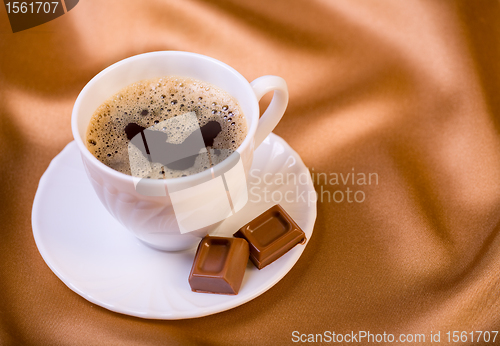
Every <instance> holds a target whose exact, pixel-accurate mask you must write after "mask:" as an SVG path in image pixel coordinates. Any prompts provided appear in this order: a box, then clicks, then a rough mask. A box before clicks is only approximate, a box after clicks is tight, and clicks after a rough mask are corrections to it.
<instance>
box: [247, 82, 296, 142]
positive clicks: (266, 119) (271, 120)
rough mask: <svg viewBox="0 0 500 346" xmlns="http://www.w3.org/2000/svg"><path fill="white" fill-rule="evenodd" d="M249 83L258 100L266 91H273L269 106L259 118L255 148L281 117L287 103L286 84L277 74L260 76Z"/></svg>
mask: <svg viewBox="0 0 500 346" xmlns="http://www.w3.org/2000/svg"><path fill="white" fill-rule="evenodd" d="M250 85H251V86H252V88H253V91H254V93H255V96H257V101H260V99H261V98H262V96H264V95H265V94H267V93H268V92H270V91H274V95H273V99H272V100H271V103H270V104H269V107H267V109H266V111H265V112H264V114H262V117H260V119H259V125H258V126H257V132H256V133H255V146H254V147H255V148H257V147H258V146H259V145H260V144H261V143H262V142H263V141H264V139H266V137H267V136H268V135H269V134H270V133H271V131H272V130H274V128H275V127H276V125H278V122H279V121H280V120H281V118H282V117H283V114H284V113H285V109H286V106H287V105H288V86H287V85H286V82H285V80H284V79H283V78H281V77H278V76H262V77H259V78H257V79H255V80H254V81H253V82H252V83H250Z"/></svg>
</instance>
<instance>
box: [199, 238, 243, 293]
mask: <svg viewBox="0 0 500 346" xmlns="http://www.w3.org/2000/svg"><path fill="white" fill-rule="evenodd" d="M248 256H249V248H248V243H247V241H246V240H245V239H238V238H225V237H212V236H208V235H207V236H206V237H205V238H203V239H202V240H201V242H200V244H199V245H198V250H197V251H196V256H195V258H194V262H193V267H192V268H191V273H190V274H189V285H190V286H191V290H192V291H193V292H204V293H217V294H238V291H239V290H240V286H241V282H242V281H243V275H244V274H245V269H246V266H247V262H248Z"/></svg>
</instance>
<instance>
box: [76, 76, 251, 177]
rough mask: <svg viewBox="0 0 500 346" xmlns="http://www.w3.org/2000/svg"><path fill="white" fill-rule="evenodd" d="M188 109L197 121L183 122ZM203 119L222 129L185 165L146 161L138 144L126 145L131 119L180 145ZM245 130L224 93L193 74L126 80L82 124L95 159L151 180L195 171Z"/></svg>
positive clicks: (220, 156) (223, 153)
mask: <svg viewBox="0 0 500 346" xmlns="http://www.w3.org/2000/svg"><path fill="white" fill-rule="evenodd" d="M189 113H190V114H194V115H196V118H197V119H198V124H196V123H193V122H192V121H191V122H187V121H185V119H186V117H183V116H181V115H184V114H189ZM209 121H217V122H218V123H219V124H220V125H221V129H222V131H221V132H220V133H219V134H218V136H217V137H216V138H215V140H214V144H213V147H211V148H208V150H206V149H205V148H203V149H202V150H200V154H199V155H198V156H197V158H196V160H195V163H194V165H193V166H192V167H191V168H189V169H186V170H171V169H168V168H167V167H164V166H162V165H161V164H159V163H150V162H149V161H148V160H147V158H145V157H144V156H143V154H142V153H141V152H140V150H139V149H137V148H135V146H134V145H133V144H131V143H130V144H129V142H130V141H129V139H128V138H127V136H126V134H125V127H126V126H127V125H128V124H129V123H136V124H138V125H140V126H142V127H144V128H148V129H152V130H157V131H161V132H164V133H166V134H167V135H168V139H167V142H168V143H174V144H180V143H182V142H183V141H184V140H185V139H186V138H187V137H188V136H189V135H190V134H191V133H192V132H193V131H194V130H195V129H196V128H197V127H202V126H204V125H206V124H207V123H208V122H209ZM165 124H168V125H165ZM246 134H247V127H246V120H245V118H244V116H243V113H242V111H241V108H240V106H239V105H238V103H237V101H236V100H235V99H234V98H233V97H232V96H230V95H229V94H228V93H226V92H225V91H222V90H220V89H218V88H217V87H215V86H213V85H212V84H209V83H207V82H203V81H199V80H196V79H191V78H182V77H163V78H156V79H149V80H143V81H139V82H136V83H134V84H131V85H129V86H127V87H125V88H124V89H122V90H120V92H118V93H117V94H115V95H113V96H112V97H110V98H109V99H108V100H107V101H106V102H104V103H103V104H102V105H101V106H99V107H98V108H97V110H96V111H95V112H94V114H93V116H92V118H91V121H90V123H89V126H88V129H87V135H86V145H87V148H88V149H89V151H90V152H91V153H92V154H93V155H94V156H95V157H96V158H97V159H98V160H100V161H101V162H102V163H104V164H105V165H107V166H109V167H111V168H113V169H115V170H117V171H119V172H122V173H125V174H128V175H134V176H139V177H150V178H157V179H160V178H175V177H179V176H185V175H190V174H194V173H198V172H201V171H203V170H205V169H207V168H209V167H210V166H212V165H214V164H217V163H219V162H221V161H222V160H224V159H225V158H226V157H227V156H229V155H230V154H231V153H232V152H234V151H235V150H236V149H237V148H238V147H239V146H240V145H241V143H242V142H243V140H244V139H245V137H246ZM129 149H130V150H129ZM131 167H132V168H133V169H132V171H131Z"/></svg>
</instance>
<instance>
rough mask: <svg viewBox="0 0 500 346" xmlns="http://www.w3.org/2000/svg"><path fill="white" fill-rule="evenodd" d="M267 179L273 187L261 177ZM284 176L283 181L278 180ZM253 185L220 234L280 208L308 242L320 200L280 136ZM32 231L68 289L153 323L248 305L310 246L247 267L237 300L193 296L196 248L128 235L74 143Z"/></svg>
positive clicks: (42, 187) (48, 185)
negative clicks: (162, 245)
mask: <svg viewBox="0 0 500 346" xmlns="http://www.w3.org/2000/svg"><path fill="white" fill-rule="evenodd" d="M268 173H270V174H268ZM265 174H266V182H267V183H269V182H271V181H272V185H267V184H266V183H265V182H264V179H262V178H263V177H264V175H265ZM287 175H288V178H289V181H288V183H287V181H286V177H287ZM280 176H283V178H284V179H283V180H282V181H280V180H279V179H278V180H276V178H279V177H280ZM293 176H295V177H296V178H297V179H296V180H297V181H296V184H295V182H294V181H293ZM306 177H309V179H306ZM299 178H300V179H301V180H300V181H299ZM259 180H260V183H259ZM249 184H250V185H249V187H250V190H249V193H250V194H249V202H248V203H247V205H246V206H245V207H244V208H243V209H242V210H241V211H239V212H238V213H237V214H236V215H234V216H232V217H230V218H229V219H227V220H225V221H224V222H223V223H222V224H221V226H220V227H219V228H218V229H217V230H216V232H215V233H214V234H215V235H223V236H231V235H232V234H233V233H234V232H236V231H237V230H238V228H240V227H241V226H243V225H244V224H245V223H247V222H248V221H250V220H251V219H253V218H254V217H256V216H257V215H259V214H260V213H261V212H263V211H265V210H266V209H268V208H269V207H271V206H272V205H274V204H277V203H279V204H281V205H282V206H283V208H284V209H285V210H286V211H287V212H288V213H289V214H290V216H291V217H292V218H293V219H295V221H296V222H297V224H298V225H299V226H300V227H301V228H302V229H303V230H304V232H305V234H306V237H307V239H308V240H309V239H310V238H311V235H312V232H313V226H314V222H315V220H316V201H315V198H311V199H314V200H310V199H309V198H308V196H313V195H314V187H313V184H312V182H311V179H310V176H309V172H308V170H307V168H306V166H305V165H304V163H303V162H302V160H301V159H300V157H299V155H298V154H297V153H296V152H295V151H293V149H292V148H290V146H289V145H288V144H287V143H286V142H285V141H284V140H283V139H282V138H280V137H278V136H276V135H274V134H271V135H270V136H269V137H268V138H266V140H265V141H264V142H263V143H262V145H261V146H260V147H259V148H258V149H257V151H256V152H255V157H254V163H253V166H252V171H251V175H250V179H249ZM277 184H278V185H277ZM266 187H267V191H268V192H267V193H266V192H265V191H264V188H266ZM275 191H278V192H275ZM288 191H291V192H288ZM286 192H288V194H286ZM265 194H266V195H267V198H268V200H267V202H266V201H264V198H265ZM259 197H260V198H261V201H260V202H259V201H258V199H259ZM314 197H315V195H314ZM273 199H274V201H273ZM32 225H33V234H34V237H35V242H36V245H37V246H38V250H39V251H40V254H41V255H42V257H43V259H44V260H45V262H46V263H47V265H48V266H49V267H50V269H51V270H52V271H53V272H54V273H55V274H56V275H57V276H58V277H59V278H60V279H61V280H62V281H63V282H64V283H65V284H66V285H67V286H68V287H69V288H70V289H72V290H73V291H75V292H76V293H78V294H79V295H81V296H82V297H84V298H85V299H87V300H89V301H91V302H92V303H94V304H97V305H100V306H102V307H104V308H106V309H109V310H112V311H115V312H119V313H123V314H126V315H132V316H137V317H142V318H154V319H183V318H193V317H201V316H206V315H210V314H214V313H217V312H221V311H224V310H228V309H231V308H234V307H236V306H239V305H241V304H243V303H246V302H248V301H250V300H251V299H254V298H255V297H257V296H259V295H261V294H262V293H264V292H265V291H267V290H268V289H270V288H271V287H272V286H274V285H275V284H276V283H277V282H278V281H279V280H281V278H283V277H284V276H285V275H286V273H288V271H289V270H290V269H292V267H293V266H294V264H295V263H296V262H297V260H298V259H299V257H300V255H301V254H302V252H303V251H304V248H305V246H306V245H307V243H306V244H305V245H297V246H295V247H294V248H293V249H292V250H290V251H289V252H288V253H286V254H285V255H284V256H283V257H281V258H279V259H278V260H277V261H275V262H274V263H272V264H270V265H269V266H267V267H265V268H264V269H262V270H258V269H257V268H255V267H254V266H253V264H252V263H251V262H250V261H249V263H248V265H247V269H246V272H245V276H244V279H243V283H242V285H241V289H240V292H239V293H238V294H237V295H235V296H227V295H218V294H207V293H195V292H192V291H191V288H190V286H189V283H188V276H189V272H190V270H191V266H192V263H193V259H194V254H195V250H196V248H193V249H191V250H186V251H182V252H174V253H168V252H161V251H157V250H153V249H151V248H149V247H147V246H146V245H144V244H143V243H141V242H140V241H139V240H138V239H137V238H135V237H134V236H133V235H132V234H131V233H129V232H128V231H127V230H125V229H124V228H123V226H121V225H120V224H119V223H118V222H117V221H115V219H113V217H112V216H111V215H110V214H109V213H108V212H107V211H106V209H104V207H103V206H102V205H101V202H100V201H99V199H98V198H97V195H96V194H95V192H94V190H93V189H92V186H91V185H90V182H89V180H88V178H87V175H86V174H85V171H84V168H83V164H82V161H81V158H80V154H79V152H78V149H77V147H76V144H75V143H74V142H71V143H69V144H68V145H67V146H66V148H64V150H63V151H62V152H61V153H60V154H59V155H57V156H56V157H55V158H54V159H53V160H52V162H51V163H50V165H49V167H48V169H47V171H46V172H45V173H44V174H43V176H42V178H41V179H40V183H39V186H38V190H37V192H36V196H35V200H34V203H33V210H32ZM97 239H99V241H97Z"/></svg>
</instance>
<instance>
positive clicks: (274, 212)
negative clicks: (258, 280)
mask: <svg viewBox="0 0 500 346" xmlns="http://www.w3.org/2000/svg"><path fill="white" fill-rule="evenodd" d="M234 236H235V237H238V238H243V239H246V240H247V241H248V243H249V245H250V260H251V261H252V262H253V264H255V266H256V267H257V268H259V269H262V268H264V267H265V266H267V265H268V264H270V263H272V262H274V261H275V260H277V259H278V258H280V257H281V256H283V255H284V254H285V253H287V252H288V251H289V250H290V249H292V248H293V247H294V246H295V245H297V244H299V243H301V244H304V243H305V242H306V235H305V234H304V231H302V229H300V227H299V226H298V225H297V224H296V223H295V221H294V220H293V219H292V218H291V217H290V215H288V213H287V212H286V211H285V209H283V208H282V207H281V206H280V205H279V204H276V205H275V206H273V207H271V208H270V209H268V210H266V211H265V212H264V213H262V214H261V215H259V216H257V217H256V218H255V219H253V220H252V221H250V222H249V223H247V224H246V225H245V226H243V227H241V228H240V229H239V230H238V232H236V233H235V234H234Z"/></svg>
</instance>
